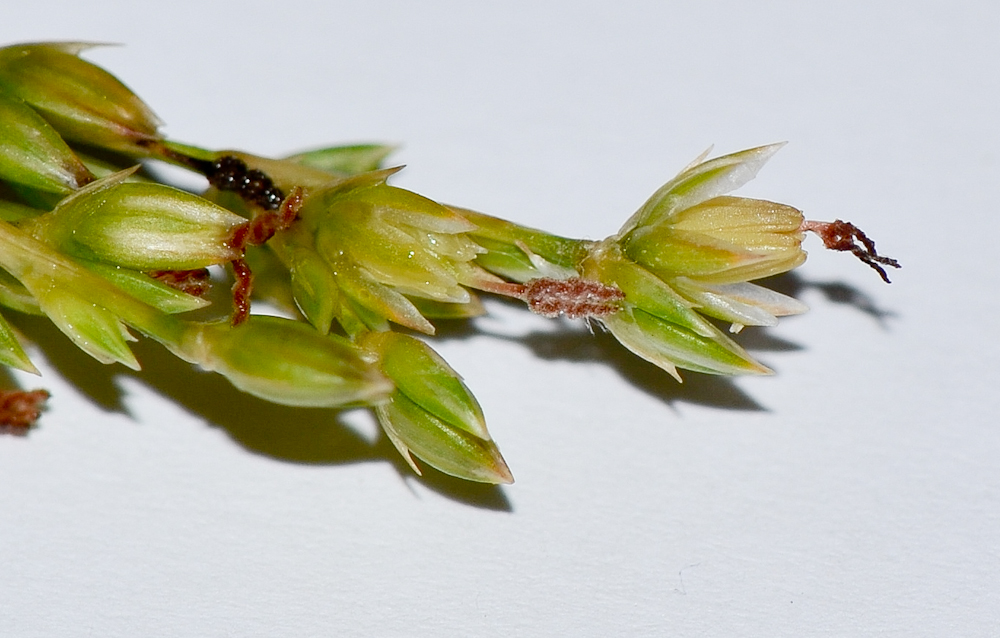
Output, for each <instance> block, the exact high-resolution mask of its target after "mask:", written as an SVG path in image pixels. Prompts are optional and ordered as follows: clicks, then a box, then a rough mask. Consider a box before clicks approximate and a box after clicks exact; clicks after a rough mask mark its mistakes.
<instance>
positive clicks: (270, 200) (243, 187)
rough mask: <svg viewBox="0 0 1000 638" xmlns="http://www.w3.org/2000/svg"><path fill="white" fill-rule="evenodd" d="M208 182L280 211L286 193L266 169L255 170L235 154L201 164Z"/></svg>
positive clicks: (256, 203) (266, 207)
mask: <svg viewBox="0 0 1000 638" xmlns="http://www.w3.org/2000/svg"><path fill="white" fill-rule="evenodd" d="M198 168H199V169H200V170H201V171H202V172H203V173H204V174H205V177H207V178H208V183H209V184H211V185H212V186H214V187H216V188H218V189H219V190H220V191H232V192H235V193H236V194H237V195H239V196H240V197H242V198H243V199H244V200H246V201H247V202H250V203H251V204H254V205H256V206H259V207H261V208H263V209H264V210H277V209H278V208H280V207H281V202H282V201H283V200H284V199H285V194H284V193H283V192H282V191H281V189H280V188H278V187H277V186H275V185H274V182H273V181H272V180H271V178H270V177H268V176H267V174H266V173H264V172H263V171H259V170H257V169H252V168H250V167H248V166H247V164H246V162H244V161H243V160H241V159H240V158H238V157H234V156H232V155H223V156H222V157H220V158H219V159H217V160H215V162H213V163H208V162H205V163H199V164H198Z"/></svg>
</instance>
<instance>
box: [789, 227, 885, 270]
mask: <svg viewBox="0 0 1000 638" xmlns="http://www.w3.org/2000/svg"><path fill="white" fill-rule="evenodd" d="M802 230H803V231H808V232H813V233H816V234H817V235H819V237H820V239H822V240H823V245H824V246H826V247H827V248H829V249H830V250H842V251H847V252H851V253H853V254H854V256H855V257H857V258H858V259H860V260H861V261H863V262H865V263H866V264H868V265H869V266H871V267H872V268H873V269H874V270H875V271H876V272H878V274H879V275H880V276H881V277H882V281H884V282H885V283H891V282H890V281H889V276H888V275H886V273H885V268H882V266H881V265H880V264H884V265H886V266H891V267H893V268H902V266H901V265H900V263H899V262H898V261H896V260H895V259H892V258H890V257H883V256H882V255H879V254H878V252H877V251H876V250H875V242H873V241H872V240H871V239H869V238H868V236H867V235H865V234H864V232H863V231H862V230H861V229H860V228H858V227H857V226H855V225H854V224H852V223H850V222H845V221H841V220H839V219H838V220H836V221H833V222H814V221H805V222H803V223H802Z"/></svg>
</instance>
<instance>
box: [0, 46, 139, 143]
mask: <svg viewBox="0 0 1000 638" xmlns="http://www.w3.org/2000/svg"><path fill="white" fill-rule="evenodd" d="M93 46H96V45H94V44H86V43H80V42H53V43H38V44H19V45H14V46H9V47H5V48H3V49H0V89H2V90H3V91H4V92H6V93H7V94H9V95H14V96H17V97H18V98H20V99H22V100H24V101H25V102H27V103H28V104H30V105H31V106H32V107H34V108H35V110H37V111H38V112H39V113H41V114H42V116H43V117H44V118H45V119H46V120H48V121H49V123H50V124H52V126H53V127H54V128H55V129H56V130H57V131H59V132H60V133H61V134H62V135H63V136H64V137H66V138H67V139H70V140H73V141H76V142H81V143H83V144H88V145H91V146H99V147H103V148H108V149H113V150H121V151H133V152H134V151H135V150H136V148H137V146H136V143H137V142H142V141H149V140H154V139H158V135H157V132H156V129H157V127H158V125H159V120H158V119H157V117H156V116H155V115H154V114H153V112H152V111H151V110H150V108H149V107H148V106H146V104H145V103H143V102H142V100H140V99H139V98H138V97H137V96H136V95H135V93H133V92H132V91H131V90H130V89H129V88H128V87H126V86H125V85H124V84H122V83H121V82H120V81H119V80H118V79H117V78H115V77H114V76H113V75H111V74H110V73H108V72H107V71H105V70H103V69H101V68H100V67H98V66H96V65H94V64H91V63H90V62H87V61H85V60H82V59H80V58H79V57H78V54H79V53H80V52H81V51H83V50H85V49H88V48H90V47H93Z"/></svg>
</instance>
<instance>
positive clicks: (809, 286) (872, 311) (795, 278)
mask: <svg viewBox="0 0 1000 638" xmlns="http://www.w3.org/2000/svg"><path fill="white" fill-rule="evenodd" d="M754 283H759V284H760V285H762V286H764V287H766V288H771V289H772V290H776V291H778V292H780V293H783V294H786V295H788V296H790V297H799V296H800V295H801V294H802V292H803V291H804V290H816V291H819V292H820V293H822V294H823V296H824V297H826V299H827V301H829V302H831V303H835V304H843V305H847V306H850V307H852V308H854V309H855V310H858V311H860V312H862V313H864V314H866V315H868V316H869V317H871V318H872V319H874V320H875V321H876V323H878V325H879V327H881V328H882V329H884V330H887V329H888V328H889V325H888V320H889V319H891V318H894V317H897V316H898V314H897V313H896V312H893V311H892V310H886V309H884V308H881V307H879V305H878V304H877V303H876V302H875V299H873V298H872V297H871V296H869V295H866V294H865V293H863V292H861V291H860V290H858V289H857V288H855V287H854V286H851V285H849V284H845V283H843V282H841V281H810V280H808V279H804V278H803V277H801V276H800V275H798V274H797V273H795V272H788V273H785V274H783V275H777V276H775V277H770V278H768V279H761V280H760V281H758V282H754Z"/></svg>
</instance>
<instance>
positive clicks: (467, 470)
mask: <svg viewBox="0 0 1000 638" xmlns="http://www.w3.org/2000/svg"><path fill="white" fill-rule="evenodd" d="M362 345H363V346H364V347H365V348H366V349H368V350H369V351H370V352H372V354H373V356H375V357H377V358H378V365H379V366H380V368H381V369H382V371H383V372H384V373H385V375H386V376H387V377H389V378H390V379H392V381H393V383H394V384H395V386H396V391H395V392H393V394H392V396H391V397H390V399H389V401H388V402H387V403H384V404H381V405H379V406H377V408H376V415H377V416H378V418H379V422H380V423H381V424H382V427H383V429H384V430H385V432H386V434H387V435H388V436H389V438H390V440H391V441H392V442H393V444H394V445H395V446H396V448H397V449H398V450H399V451H400V453H401V454H402V455H403V457H404V458H405V459H406V460H407V462H409V463H410V465H411V467H413V469H414V470H415V471H416V472H417V473H419V469H418V468H417V467H416V465H415V464H414V462H413V459H412V457H411V453H412V454H413V455H416V456H417V457H419V458H420V459H423V460H424V461H426V462H427V463H429V464H430V465H432V466H433V467H436V468H437V469H439V470H441V471H442V472H445V473H446V474H451V475H453V476H457V477H459V478H464V479H468V480H472V481H480V482H485V483H510V482H512V481H513V477H512V476H511V474H510V470H509V469H508V468H507V464H506V462H504V460H503V457H502V456H501V455H500V451H499V450H498V449H497V447H496V445H495V444H494V443H493V441H492V439H491V437H490V434H489V432H488V431H487V430H486V422H485V419H484V418H483V412H482V409H481V408H480V407H479V403H478V402H477V401H476V399H475V397H473V396H472V393H471V392H469V389H468V388H467V387H466V386H465V384H464V383H462V380H461V378H460V377H459V376H458V374H457V373H456V372H455V371H454V370H453V369H452V368H451V367H450V366H449V365H448V364H447V363H445V362H444V360H443V359H441V357H440V356H438V354H437V353H436V352H434V351H433V350H431V348H430V347H429V346H427V345H426V344H425V343H423V342H422V341H419V340H417V339H414V338H413V337H409V336H406V335H402V334H398V333H394V332H381V333H371V334H369V335H367V336H366V338H365V339H364V340H363V342H362Z"/></svg>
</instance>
